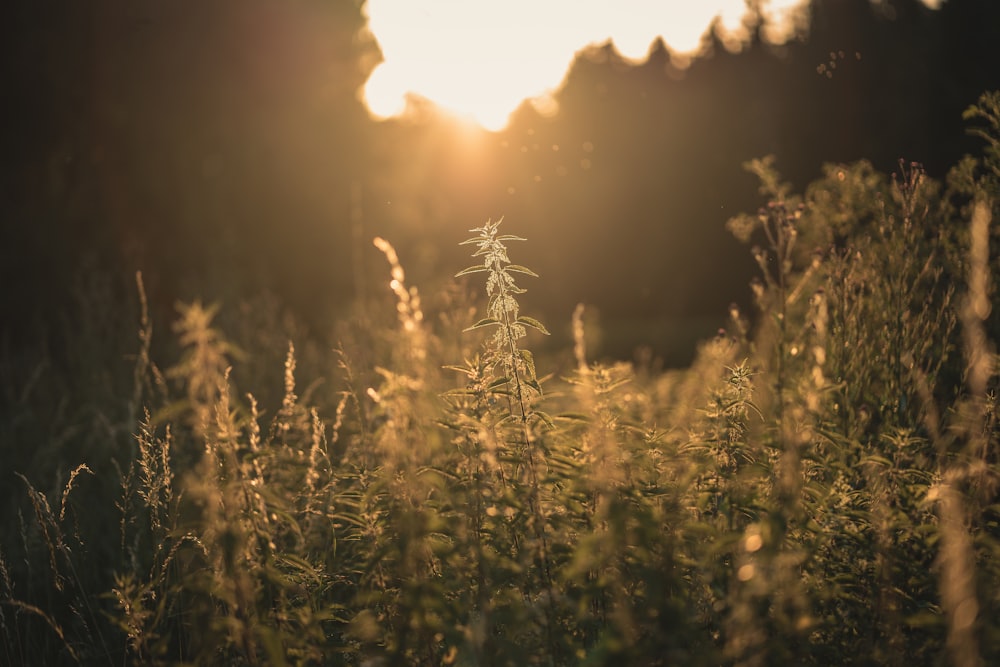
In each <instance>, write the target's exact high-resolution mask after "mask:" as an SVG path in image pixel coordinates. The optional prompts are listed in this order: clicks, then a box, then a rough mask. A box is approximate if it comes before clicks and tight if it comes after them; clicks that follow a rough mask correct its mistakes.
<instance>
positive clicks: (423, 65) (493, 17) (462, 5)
mask: <svg viewBox="0 0 1000 667" xmlns="http://www.w3.org/2000/svg"><path fill="white" fill-rule="evenodd" d="M872 1H873V2H874V3H876V4H877V3H879V2H880V1H881V0H872ZM805 2H806V0H765V2H764V5H765V8H766V10H765V11H766V13H767V15H768V22H769V25H770V28H769V30H768V32H767V37H768V38H770V39H772V40H774V41H783V40H784V39H785V38H786V37H787V33H788V31H789V30H790V29H791V28H792V27H793V25H794V18H795V16H796V15H797V14H800V11H799V10H801V8H802V6H803V5H804V4H805ZM924 3H925V4H927V5H929V6H932V7H934V6H937V5H938V4H940V1H939V0H924ZM367 11H368V15H369V26H370V29H371V31H372V33H374V35H375V38H376V39H377V40H378V42H379V45H380V46H381V48H382V53H383V55H384V58H385V62H383V63H382V64H381V65H380V66H379V67H378V68H377V69H376V70H375V72H374V73H373V74H372V76H371V78H370V79H369V81H368V83H367V85H366V86H365V90H364V96H365V101H366V103H367V105H368V108H369V109H370V110H371V112H372V113H373V114H374V115H376V116H379V117H387V116H391V115H395V114H397V113H399V112H401V111H402V110H403V109H404V108H405V100H406V98H405V96H406V93H407V92H413V93H416V94H418V95H420V96H422V97H425V98H428V99H431V100H433V101H434V102H435V103H437V104H438V105H439V106H443V107H445V108H447V109H449V110H450V111H452V112H455V113H458V114H460V115H463V116H467V117H471V118H472V119H474V120H476V121H477V122H479V123H480V124H481V125H483V126H485V127H487V128H490V129H500V128H501V127H503V125H505V124H506V121H507V116H508V115H509V114H510V113H511V112H512V111H513V110H514V109H515V108H516V107H517V106H518V105H519V104H520V103H521V102H522V101H523V100H524V99H526V98H536V97H540V96H544V95H545V94H546V93H547V92H550V91H553V90H554V89H556V88H558V86H559V84H560V83H561V82H562V80H563V77H564V76H565V74H566V70H567V67H568V66H569V64H570V63H571V62H572V60H573V56H574V54H575V53H576V52H577V51H579V50H580V49H582V48H584V47H586V46H588V45H590V44H601V43H603V42H605V41H607V40H608V39H612V40H614V43H615V45H616V47H617V48H618V50H619V52H620V53H621V54H622V55H624V56H626V57H629V58H633V59H641V58H643V57H645V55H646V53H647V51H648V49H649V45H650V44H651V43H652V42H653V40H654V39H655V38H656V37H657V36H662V37H663V38H664V41H665V42H666V43H667V46H668V47H669V48H670V49H671V50H672V51H673V52H674V53H675V54H678V55H690V54H691V53H693V52H695V51H696V50H697V49H698V45H699V42H700V39H701V36H702V35H703V34H704V32H705V29H706V28H707V27H708V25H709V23H710V22H711V21H712V19H713V18H714V17H716V16H719V17H720V18H721V20H722V25H723V26H724V27H725V28H726V29H728V30H731V31H737V30H739V29H740V27H741V19H742V17H743V15H744V13H745V11H746V3H745V0H614V2H611V1H610V0H503V1H497V0H368V3H367Z"/></svg>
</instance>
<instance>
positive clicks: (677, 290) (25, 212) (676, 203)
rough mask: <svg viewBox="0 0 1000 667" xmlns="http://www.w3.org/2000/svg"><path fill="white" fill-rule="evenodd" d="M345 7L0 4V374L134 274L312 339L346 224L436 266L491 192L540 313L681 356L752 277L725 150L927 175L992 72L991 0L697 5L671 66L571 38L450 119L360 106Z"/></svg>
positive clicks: (162, 294) (791, 166)
mask: <svg viewBox="0 0 1000 667" xmlns="http://www.w3.org/2000/svg"><path fill="white" fill-rule="evenodd" d="M363 4H364V3H363V2H357V1H356V2H325V3H308V4H303V5H301V6H300V5H295V6H293V5H291V4H289V5H285V4H281V5H278V4H273V3H267V4H265V3H257V4H253V5H247V4H246V3H243V2H235V1H225V2H212V3H203V2H174V3H141V4H137V3H121V2H114V1H112V0H94V1H92V2H86V3H78V2H62V1H58V0H51V1H46V2H16V3H15V4H14V5H13V6H12V7H9V8H7V9H6V10H5V11H4V15H5V18H4V21H3V22H2V23H3V27H2V28H0V30H2V31H3V33H4V34H3V37H2V39H0V43H2V46H0V49H2V52H3V58H2V65H0V67H3V68H4V74H3V80H4V88H5V95H4V98H5V103H4V106H5V116H6V118H7V122H6V124H5V131H4V133H3V137H4V138H3V141H4V145H3V150H2V151H0V161H2V171H3V177H2V180H0V183H2V187H3V196H2V197H0V207H2V211H0V230H2V231H0V253H2V259H0V271H2V281H3V285H4V287H3V289H4V301H5V302H6V305H5V313H4V316H3V318H2V319H0V322H2V324H0V326H2V327H3V331H2V336H0V343H2V345H3V346H4V350H5V352H4V356H5V358H7V359H8V362H7V363H8V367H9V368H10V369H11V370H10V371H9V372H11V373H15V374H16V373H17V372H18V368H21V370H26V369H29V368H31V367H32V366H31V365H32V362H31V359H32V358H33V356H32V355H35V354H36V353H41V352H42V351H44V353H45V354H46V355H48V356H50V357H51V358H52V359H54V360H55V362H56V363H60V362H63V363H71V360H69V359H68V358H67V357H69V356H71V353H70V352H68V350H70V349H72V345H71V344H70V343H69V340H70V339H71V338H76V337H79V336H80V335H81V334H88V333H89V334H91V335H92V337H93V339H94V340H95V341H100V340H101V339H102V337H105V336H106V335H107V334H108V331H111V330H113V329H119V328H122V327H124V331H125V332H126V333H129V332H131V331H133V330H134V329H135V324H134V323H135V318H136V317H137V315H136V313H137V309H136V308H135V303H136V299H137V297H136V294H135V283H134V275H135V273H136V271H142V274H143V276H144V280H145V284H146V290H147V292H148V294H149V298H150V301H151V306H152V312H153V318H154V321H158V322H161V323H164V326H166V323H168V322H170V321H172V320H173V319H174V317H175V315H176V311H175V304H176V302H177V301H178V300H179V299H180V300H191V299H194V298H201V299H203V300H205V301H206V302H220V303H222V304H223V306H224V307H223V310H224V311H225V309H226V308H232V309H238V308H240V307H241V304H242V305H243V307H252V306H246V304H253V303H256V302H255V301H254V300H255V299H258V300H259V299H261V298H262V297H261V296H260V295H262V294H266V295H269V296H268V297H267V298H268V299H270V300H271V302H273V303H275V304H277V305H276V306H275V308H277V309H278V310H279V311H281V312H282V313H283V314H285V315H288V316H291V317H292V318H294V319H295V320H296V321H297V322H299V323H300V324H299V326H301V327H303V328H305V329H307V330H308V331H309V332H311V334H312V335H314V336H315V337H317V339H320V340H324V341H325V342H328V343H330V344H333V343H334V342H335V341H334V340H332V339H333V338H334V337H335V334H334V325H335V323H336V322H337V321H338V320H339V319H342V318H345V317H348V316H349V315H350V313H351V312H352V311H351V308H354V307H356V306H355V305H352V304H356V303H357V302H358V299H359V297H360V298H362V299H364V298H369V297H371V296H372V294H373V292H374V291H375V289H376V288H375V287H373V286H376V285H382V284H383V283H384V282H385V278H384V277H383V276H384V266H383V262H382V260H381V258H380V257H379V256H378V253H377V251H376V250H375V249H374V248H373V247H372V246H371V238H372V237H374V236H376V235H380V236H383V237H385V238H388V239H390V240H391V241H392V242H393V244H394V245H395V246H396V248H397V249H398V250H399V253H400V260H401V262H402V263H403V265H404V266H405V267H406V268H407V271H408V272H409V279H410V282H411V283H414V284H421V283H422V282H427V283H430V284H429V285H428V287H429V289H428V290H427V292H428V293H434V292H436V291H438V289H439V288H440V287H441V285H442V281H444V280H445V279H447V278H448V277H449V276H451V275H452V274H453V273H454V271H455V270H457V269H459V268H461V266H462V265H463V262H464V260H463V259H462V257H463V252H464V249H461V248H458V247H457V246H456V242H457V241H459V240H461V239H462V238H464V236H465V235H466V230H468V229H469V228H472V227H476V226H479V225H481V224H483V222H485V221H486V220H487V219H490V218H492V219H496V218H499V217H501V216H504V217H505V218H506V219H507V220H510V221H511V224H510V227H512V228H513V227H516V229H517V230H519V233H523V234H524V235H525V236H529V237H530V240H531V243H530V244H528V245H527V246H526V248H525V250H524V257H523V261H524V263H525V264H526V265H528V266H531V267H533V268H534V269H535V270H536V271H538V272H539V273H540V274H542V275H543V276H544V277H545V280H543V281H539V285H538V286H537V287H532V290H531V292H529V293H528V294H527V295H525V297H524V298H525V302H526V303H528V304H530V305H531V306H532V308H535V309H538V308H542V309H544V312H547V313H548V316H547V317H548V321H549V322H550V323H551V324H550V326H551V328H552V329H553V333H554V334H556V336H555V338H558V337H559V333H560V326H559V324H560V318H562V320H564V321H565V326H564V327H562V328H563V329H566V330H567V331H568V327H569V319H570V313H571V312H572V310H573V308H574V306H575V305H576V304H577V303H578V302H585V303H587V304H589V305H592V306H593V307H594V308H593V312H597V313H599V314H600V320H601V329H602V331H603V332H604V334H603V335H604V346H603V348H602V352H603V353H604V354H606V355H609V356H617V357H619V358H631V355H632V354H633V351H634V349H635V348H636V347H637V346H640V345H648V346H650V347H651V348H652V350H653V351H654V352H655V353H656V354H657V355H660V356H661V357H662V358H664V359H665V360H666V363H668V364H683V363H686V362H687V361H688V359H689V356H690V355H691V354H693V341H694V340H697V339H698V338H700V337H704V335H705V334H706V333H709V332H712V331H714V327H716V326H717V325H716V324H714V322H715V321H719V322H721V321H723V320H724V318H725V316H726V312H727V307H728V304H729V303H730V302H731V301H737V302H739V303H746V302H748V301H749V289H748V287H747V283H748V281H749V278H750V276H751V274H752V260H751V259H750V257H749V253H748V252H747V249H746V248H745V247H743V246H741V245H740V244H739V243H738V242H737V241H735V240H734V239H733V238H731V236H730V235H729V233H728V232H727V231H726V229H725V222H726V220H727V219H728V218H730V217H732V216H734V215H736V214H738V213H740V212H744V211H753V210H755V209H756V208H757V207H758V206H759V205H761V203H762V198H761V197H760V195H759V194H758V193H757V185H756V181H755V179H754V177H753V176H752V175H750V174H747V173H746V172H745V171H744V170H743V167H742V164H743V163H744V162H745V161H747V160H749V159H752V158H755V157H760V156H763V155H766V154H773V155H775V156H776V159H777V161H776V165H777V168H778V170H779V171H780V172H781V173H782V174H783V175H784V176H785V177H786V178H788V179H789V180H790V181H791V182H792V183H793V184H794V185H795V186H796V187H803V186H804V185H805V184H806V183H808V182H809V181H811V180H813V179H815V178H817V177H818V176H819V175H820V173H821V168H822V165H823V164H824V163H829V162H852V161H856V160H859V159H867V160H870V161H871V162H872V163H873V165H874V166H875V167H876V168H877V169H878V170H880V171H884V172H892V171H894V170H895V169H897V164H898V162H899V160H900V159H902V160H905V161H906V162H907V163H909V162H911V161H913V162H918V163H921V164H922V165H923V166H924V167H925V168H926V170H927V172H928V173H929V174H930V175H931V176H934V177H944V176H945V174H946V171H947V169H948V168H949V167H950V166H951V165H953V164H954V163H955V162H956V161H957V160H958V159H959V158H960V157H961V156H962V155H963V154H965V153H971V152H975V151H976V150H977V149H978V147H979V140H978V139H976V138H974V137H970V136H969V135H968V134H967V133H966V131H965V126H964V124H963V120H962V112H963V110H964V109H966V108H967V107H968V106H969V105H971V104H972V103H974V102H975V101H976V99H977V97H978V96H979V95H980V93H982V92H983V91H985V90H990V89H997V88H1000V67H997V62H998V57H997V46H996V45H997V43H998V37H1000V3H998V2H996V1H995V0H949V1H946V2H943V3H942V6H941V8H940V9H938V10H930V9H928V8H926V7H925V6H924V5H923V4H921V3H920V2H918V1H917V0H884V1H880V2H871V1H869V0H814V2H812V4H811V7H810V8H809V11H808V22H807V23H804V24H803V25H802V26H801V31H800V34H799V35H798V36H797V37H796V38H795V39H793V40H792V41H790V42H788V43H786V44H783V45H772V44H768V43H767V42H766V40H764V39H763V38H762V37H761V34H762V33H761V30H760V26H759V25H758V23H759V22H758V21H757V20H756V19H755V18H754V17H753V14H752V13H751V14H750V15H749V16H748V19H747V20H748V25H750V26H755V25H756V26H757V28H756V29H752V30H751V31H750V32H751V39H750V41H749V43H747V44H744V45H743V48H742V49H740V50H739V51H738V52H730V51H728V50H727V49H726V48H725V46H724V45H723V42H722V40H721V39H720V37H719V36H718V35H717V34H716V33H715V32H713V30H712V29H710V30H709V32H707V33H706V35H705V37H704V43H703V51H702V54H701V55H700V56H699V57H697V58H696V59H695V60H694V61H693V62H692V64H691V65H690V67H688V68H686V69H680V68H678V67H676V66H675V64H674V63H673V62H672V57H671V54H670V51H669V46H668V45H665V44H663V43H662V42H661V41H657V42H654V43H653V44H652V45H651V46H650V52H649V55H648V58H647V59H646V60H645V62H642V63H638V64H633V63H628V62H626V61H625V60H624V59H622V58H621V57H620V56H619V55H618V54H617V52H616V50H615V48H614V45H613V44H606V45H603V46H596V47H591V48H587V49H583V50H581V51H580V53H579V54H578V56H577V58H576V61H575V63H574V64H573V66H572V68H571V71H570V72H569V74H568V75H567V78H566V81H565V85H564V87H563V88H562V89H561V90H560V91H559V92H558V94H557V96H556V97H557V101H558V103H559V109H560V110H559V113H558V114H556V115H554V116H551V117H547V116H542V115H540V114H539V113H538V112H537V111H536V110H535V109H534V108H533V107H531V106H530V105H527V104H526V105H525V106H524V107H522V109H520V110H519V111H518V112H517V113H516V115H515V116H514V118H513V120H512V123H511V124H510V126H509V127H508V128H507V129H506V130H504V131H502V132H500V133H496V134H490V133H484V134H483V135H482V137H481V139H480V141H479V142H478V143H477V144H476V143H475V142H473V143H474V145H470V143H469V142H468V141H464V142H463V141H462V139H461V137H460V136H459V133H458V130H457V129H456V128H454V127H453V126H451V125H449V124H448V123H447V122H445V121H443V120H442V119H441V118H440V117H438V116H436V115H435V114H434V113H433V110H432V109H430V108H427V109H423V110H421V109H420V108H415V109H414V110H413V111H414V113H413V114H412V116H411V117H409V118H406V119H401V120H394V121H389V122H374V121H373V120H371V119H370V118H369V117H368V115H367V113H366V111H365V109H364V107H363V105H362V103H361V102H360V101H359V96H358V90H359V88H360V86H362V85H363V83H364V81H365V79H366V77H367V76H368V74H369V73H370V72H371V70H372V69H373V67H374V66H375V65H376V64H377V63H378V61H379V57H380V56H379V52H378V46H377V44H376V43H375V42H374V39H373V38H372V37H371V36H370V35H369V34H368V33H366V32H365V30H364V27H365V26H364V21H365V17H364V13H363V9H364V7H363ZM748 4H750V5H751V6H753V5H755V4H756V3H748ZM566 20H567V21H571V20H572V17H570V16H567V17H566ZM552 29H553V30H559V26H557V25H554V26H552ZM581 46H583V45H581ZM510 48H511V50H512V52H513V51H516V50H517V48H518V44H517V36H516V35H512V36H511V42H510ZM456 57H461V54H456ZM419 106H420V105H419V104H417V105H416V107H419ZM379 289H380V288H379ZM386 292H387V291H386ZM389 296H390V295H389V294H388V293H386V295H385V297H386V298H389ZM84 313H85V314H86V316H87V317H86V321H88V322H91V323H93V322H98V323H100V324H97V325H93V326H94V327H96V329H95V330H94V331H90V332H85V331H84V332H82V331H80V328H79V326H78V325H77V323H78V322H80V321H82V320H83V319H84V318H83V316H82V315H83V314H84ZM101 327H106V328H107V330H104V329H101ZM119 333H120V332H119Z"/></svg>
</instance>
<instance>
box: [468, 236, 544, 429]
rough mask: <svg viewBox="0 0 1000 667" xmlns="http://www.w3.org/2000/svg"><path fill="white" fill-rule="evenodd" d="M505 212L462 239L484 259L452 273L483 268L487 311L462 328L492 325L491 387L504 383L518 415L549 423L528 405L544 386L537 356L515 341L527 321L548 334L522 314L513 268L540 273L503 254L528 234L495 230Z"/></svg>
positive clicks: (523, 334) (522, 417)
mask: <svg viewBox="0 0 1000 667" xmlns="http://www.w3.org/2000/svg"><path fill="white" fill-rule="evenodd" d="M501 222H503V218H500V219H499V220H497V221H496V222H492V221H487V222H486V224H485V225H483V226H482V227H476V228H475V229H470V230H469V231H470V232H475V233H477V236H474V237H472V238H470V239H466V240H465V241H462V243H461V244H460V245H473V244H475V245H476V246H478V247H477V248H476V251H475V252H474V253H473V254H472V256H473V257H482V258H483V263H482V264H475V265H473V266H470V267H468V268H465V269H463V270H461V271H459V272H458V273H457V274H456V275H455V277H456V278H458V277H460V276H465V275H468V274H470V273H486V274H487V278H486V294H487V296H488V298H489V303H488V305H487V307H486V312H487V317H485V318H483V319H481V320H479V321H478V322H476V323H475V324H473V325H472V326H471V327H468V328H467V329H466V331H472V330H475V329H481V328H484V327H493V328H494V332H493V339H492V344H491V345H490V349H489V354H488V364H489V365H490V367H491V368H492V369H493V371H494V373H495V375H496V378H495V380H494V384H493V385H491V386H493V387H499V386H504V387H506V388H507V389H508V390H509V392H510V395H511V398H512V409H513V408H516V409H517V416H518V417H519V418H520V420H521V421H522V422H525V423H527V422H528V421H529V420H531V419H532V418H538V419H542V420H543V421H547V422H549V423H551V420H550V419H549V418H548V417H547V415H545V414H544V413H540V412H537V411H534V410H531V399H532V397H533V396H541V394H542V388H541V385H539V383H538V377H537V374H536V371H535V359H534V357H533V356H532V354H531V352H530V351H528V350H524V349H520V348H519V347H518V341H519V340H520V339H521V338H524V337H525V335H527V327H530V328H532V329H536V330H538V331H540V332H542V333H543V334H545V335H546V336H547V335H549V332H548V330H547V329H546V328H545V326H544V325H543V324H542V323H541V322H539V321H538V320H536V319H535V318H533V317H528V316H526V315H521V314H520V308H519V306H518V303H517V295H518V294H523V293H524V292H525V290H524V289H522V288H520V287H518V285H517V282H516V280H515V277H514V276H515V274H522V275H527V276H531V277H533V278H537V277H538V274H537V273H535V272H534V271H532V270H531V269H529V268H527V267H524V266H521V265H520V264H512V263H511V261H510V257H509V256H508V255H507V246H506V245H504V243H505V242H507V241H525V240H527V239H525V238H523V237H520V236H514V235H512V234H498V233H497V229H498V228H499V227H500V223H501Z"/></svg>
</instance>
